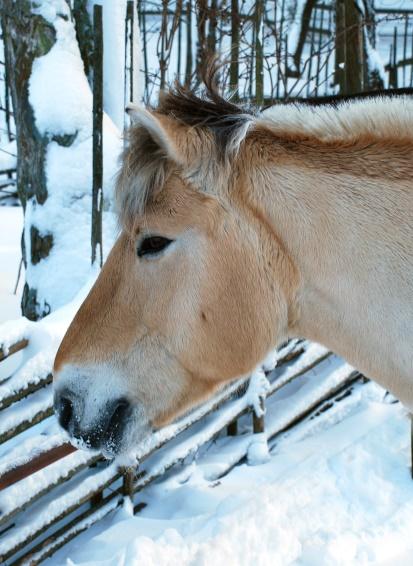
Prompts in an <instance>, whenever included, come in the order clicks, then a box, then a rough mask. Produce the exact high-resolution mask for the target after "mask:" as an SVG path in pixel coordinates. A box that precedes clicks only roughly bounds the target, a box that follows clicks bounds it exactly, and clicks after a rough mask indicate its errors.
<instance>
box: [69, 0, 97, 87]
mask: <svg viewBox="0 0 413 566" xmlns="http://www.w3.org/2000/svg"><path fill="white" fill-rule="evenodd" d="M87 4H88V0H74V2H73V9H72V14H73V18H74V21H75V30H76V38H77V42H78V44H79V49H80V55H81V57H82V61H83V65H84V67H85V73H86V76H87V78H88V80H89V83H90V84H92V75H93V26H92V22H91V21H90V17H89V12H88V10H87Z"/></svg>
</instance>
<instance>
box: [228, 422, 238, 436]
mask: <svg viewBox="0 0 413 566" xmlns="http://www.w3.org/2000/svg"><path fill="white" fill-rule="evenodd" d="M237 434H238V421H237V419H235V420H234V421H232V423H229V425H228V426H227V435H228V436H237Z"/></svg>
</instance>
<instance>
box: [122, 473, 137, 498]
mask: <svg viewBox="0 0 413 566" xmlns="http://www.w3.org/2000/svg"><path fill="white" fill-rule="evenodd" d="M122 476H123V482H122V494H123V496H124V497H130V498H131V499H132V497H133V494H134V487H135V468H133V467H127V468H122Z"/></svg>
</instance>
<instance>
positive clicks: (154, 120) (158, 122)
mask: <svg viewBox="0 0 413 566" xmlns="http://www.w3.org/2000/svg"><path fill="white" fill-rule="evenodd" d="M126 112H127V114H128V115H129V116H130V118H131V122H132V125H134V126H135V125H136V126H140V127H141V128H143V129H144V130H145V131H146V133H147V134H148V135H149V136H150V137H151V139H152V140H153V141H154V143H155V144H156V145H157V146H158V148H159V149H160V150H161V151H162V153H163V154H164V156H165V157H166V158H168V159H170V160H171V161H174V162H175V163H177V164H179V165H183V164H184V161H185V159H184V157H183V155H182V152H181V151H180V150H179V133H180V130H181V129H182V125H181V124H179V123H177V122H176V120H172V119H171V118H168V117H167V116H159V115H156V114H155V113H153V112H150V111H149V110H146V108H144V107H143V106H139V105H137V104H128V106H127V107H126Z"/></svg>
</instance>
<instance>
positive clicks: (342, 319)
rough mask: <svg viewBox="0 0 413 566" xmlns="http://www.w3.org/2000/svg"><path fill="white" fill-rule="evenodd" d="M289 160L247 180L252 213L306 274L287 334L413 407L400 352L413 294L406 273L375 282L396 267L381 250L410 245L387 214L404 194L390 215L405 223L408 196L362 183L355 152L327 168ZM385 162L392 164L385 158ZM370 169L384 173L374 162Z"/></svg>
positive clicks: (376, 181) (383, 183)
mask: <svg viewBox="0 0 413 566" xmlns="http://www.w3.org/2000/svg"><path fill="white" fill-rule="evenodd" d="M283 156H284V157H283V158H282V159H279V160H278V161H277V162H276V163H274V164H270V165H268V166H266V167H261V168H260V169H258V170H256V171H255V173H253V174H250V183H251V189H250V190H251V194H252V199H253V201H254V206H256V207H261V210H262V213H263V214H264V215H265V216H266V218H267V220H268V222H269V223H270V225H271V226H272V229H273V230H274V232H275V233H276V235H277V238H278V239H279V240H280V241H281V242H282V243H283V245H284V247H285V250H286V251H287V253H288V255H289V256H290V258H291V260H292V261H293V263H294V264H295V266H296V268H297V269H298V272H299V275H300V279H301V284H300V289H299V293H298V295H299V313H300V315H299V317H298V319H297V322H296V323H295V324H294V326H293V327H291V328H290V334H291V335H297V336H302V337H305V338H308V339H311V340H314V341H317V342H320V343H322V344H324V345H326V346H327V347H329V348H331V349H332V350H333V351H334V352H336V353H338V354H340V355H342V356H343V357H345V358H346V359H347V360H348V361H349V362H350V363H351V364H353V365H354V366H355V367H357V369H359V370H360V371H362V372H364V373H365V374H366V375H368V376H370V377H373V378H375V379H377V380H378V381H379V382H380V383H381V384H382V385H384V386H385V387H387V388H389V389H390V390H393V392H394V393H395V394H396V395H397V396H398V397H399V398H402V399H403V397H404V398H406V390H407V389H408V390H409V393H408V397H409V399H408V403H410V404H413V392H412V391H411V389H412V388H411V381H410V378H409V382H408V383H407V384H406V382H405V377H404V376H405V375H407V374H408V373H409V368H410V365H411V363H412V360H411V355H410V354H408V353H407V352H406V351H405V350H403V346H401V350H400V351H398V347H399V344H403V341H404V342H405V340H403V338H402V336H401V334H402V329H403V328H406V326H407V324H410V325H411V320H412V314H413V313H412V312H411V301H410V302H409V299H408V295H409V293H411V292H412V289H411V288H410V290H409V289H406V288H401V287H400V279H401V278H402V277H401V276H400V277H398V275H400V274H397V273H395V274H394V277H392V276H390V277H389V274H388V273H386V274H385V275H383V278H384V279H383V280H380V277H378V276H377V274H378V273H384V272H386V271H388V270H389V266H390V263H391V258H390V257H387V258H386V255H385V254H384V253H383V250H384V249H385V248H390V247H391V246H392V245H397V244H398V243H400V242H401V241H403V240H404V239H405V238H406V234H405V233H402V232H400V230H399V229H398V227H397V226H394V222H392V214H388V215H387V216H386V211H384V214H381V213H383V210H381V207H383V208H384V207H385V202H386V198H388V197H389V196H391V195H389V191H397V190H399V189H400V192H399V194H398V195H397V199H396V200H397V201H398V204H397V205H396V206H397V207H398V210H394V211H393V216H394V215H395V216H396V217H399V218H402V217H403V214H404V215H405V214H406V210H407V209H408V208H409V207H410V210H411V206H412V203H411V201H409V202H407V200H405V202H404V200H403V199H404V198H406V193H405V191H403V187H398V185H397V183H395V182H393V183H392V186H391V188H390V189H389V179H388V178H387V179H386V176H385V175H383V177H380V175H379V174H377V173H378V172H377V171H375V175H373V173H372V174H371V176H370V177H369V176H368V173H369V172H368V171H365V172H364V173H366V174H367V175H363V173H362V174H361V175H360V170H359V169H358V167H359V166H361V162H360V163H358V162H357V157H356V152H354V155H352V151H351V149H349V148H347V149H346V150H345V151H343V152H342V153H340V152H339V151H336V152H334V151H332V152H331V156H330V162H331V163H330V166H328V164H329V161H328V158H327V159H326V155H325V152H324V153H320V162H322V166H320V167H317V165H316V164H317V160H316V157H317V155H316V152H315V153H314V154H313V156H312V157H313V158H312V159H311V160H310V161H309V160H308V159H306V158H302V159H301V158H300V156H299V154H297V151H296V150H295V151H294V152H293V153H292V154H291V155H288V154H285V153H284V154H283ZM380 157H381V159H382V161H383V162H386V155H385V154H383V155H381V156H380ZM387 157H390V156H387ZM352 158H353V159H354V162H353V165H352V164H351V160H352ZM340 162H341V163H342V165H340ZM362 163H363V167H364V168H365V167H366V163H365V161H364V160H363V162H362ZM372 163H373V164H374V166H375V167H377V162H376V160H374V159H373V160H372ZM394 165H395V164H394V163H393V164H392V166H394ZM396 167H397V164H396ZM411 173H412V174H413V171H412V172H411ZM393 181H394V180H393ZM403 194H404V195H405V196H404V197H403ZM394 196H395V195H394V194H393V198H392V199H391V200H392V201H393V202H394V200H395V198H394ZM403 207H405V210H404V211H403ZM387 212H388V211H387ZM380 214H381V216H380ZM410 236H411V237H413V233H412V234H410ZM386 239H387V240H386ZM406 253H407V252H406ZM377 258H380V259H379V261H378V260H377ZM412 275H413V274H412ZM384 281H385V282H386V285H387V293H386V294H384V293H383V288H382V287H383V282H384ZM392 286H393V288H392ZM384 295H386V296H384ZM400 301H401V302H402V303H403V302H404V303H405V305H406V313H407V314H406V320H400V319H397V320H395V310H396V311H397V316H398V317H400V318H403V315H400V307H402V306H403V305H400V304H397V305H396V303H397V302H399V303H400ZM409 312H410V314H409ZM409 317H410V318H409ZM384 328H386V331H385V332H383V329H384Z"/></svg>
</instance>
